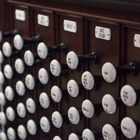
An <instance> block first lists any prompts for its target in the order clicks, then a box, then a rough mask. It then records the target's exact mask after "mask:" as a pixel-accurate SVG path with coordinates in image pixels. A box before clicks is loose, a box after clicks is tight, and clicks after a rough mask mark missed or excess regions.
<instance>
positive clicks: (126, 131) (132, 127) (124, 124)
mask: <svg viewBox="0 0 140 140" xmlns="http://www.w3.org/2000/svg"><path fill="white" fill-rule="evenodd" d="M121 130H122V133H123V135H124V136H125V137H127V138H129V139H132V138H135V137H136V135H137V126H136V123H135V122H134V121H133V120H132V119H131V118H129V117H125V118H124V119H123V120H122V121H121Z"/></svg>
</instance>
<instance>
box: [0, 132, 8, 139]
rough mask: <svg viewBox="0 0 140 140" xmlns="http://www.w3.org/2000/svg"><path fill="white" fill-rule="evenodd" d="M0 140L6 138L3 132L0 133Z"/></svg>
mask: <svg viewBox="0 0 140 140" xmlns="http://www.w3.org/2000/svg"><path fill="white" fill-rule="evenodd" d="M0 140H7V136H6V134H5V133H4V132H0Z"/></svg>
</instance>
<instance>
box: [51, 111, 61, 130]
mask: <svg viewBox="0 0 140 140" xmlns="http://www.w3.org/2000/svg"><path fill="white" fill-rule="evenodd" d="M51 120H52V123H53V125H54V126H55V127H56V128H60V127H62V124H63V118H62V115H61V114H60V113H59V112H58V111H55V112H53V114H52V117H51Z"/></svg>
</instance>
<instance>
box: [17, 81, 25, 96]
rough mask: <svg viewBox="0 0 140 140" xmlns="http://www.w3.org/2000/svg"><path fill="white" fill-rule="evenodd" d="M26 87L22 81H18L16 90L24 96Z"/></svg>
mask: <svg viewBox="0 0 140 140" xmlns="http://www.w3.org/2000/svg"><path fill="white" fill-rule="evenodd" d="M25 91H26V88H25V85H24V83H23V82H22V81H17V82H16V92H17V94H18V95H19V96H23V95H24V94H25Z"/></svg>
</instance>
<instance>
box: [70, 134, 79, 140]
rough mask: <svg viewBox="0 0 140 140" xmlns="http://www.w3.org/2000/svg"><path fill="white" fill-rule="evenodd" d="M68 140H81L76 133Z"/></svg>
mask: <svg viewBox="0 0 140 140" xmlns="http://www.w3.org/2000/svg"><path fill="white" fill-rule="evenodd" d="M68 140H79V137H78V136H77V135H76V134H75V133H71V134H70V135H69V138H68Z"/></svg>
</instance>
